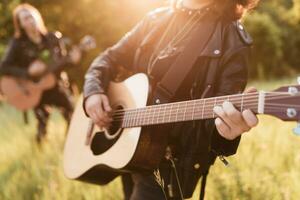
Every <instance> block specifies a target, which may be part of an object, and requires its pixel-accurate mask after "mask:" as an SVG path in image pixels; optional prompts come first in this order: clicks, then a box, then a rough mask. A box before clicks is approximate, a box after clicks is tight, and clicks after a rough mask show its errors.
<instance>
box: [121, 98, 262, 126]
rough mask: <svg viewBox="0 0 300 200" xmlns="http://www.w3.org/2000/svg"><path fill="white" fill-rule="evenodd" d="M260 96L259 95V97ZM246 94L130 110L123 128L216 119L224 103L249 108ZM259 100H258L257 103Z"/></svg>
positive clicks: (124, 120) (122, 120)
mask: <svg viewBox="0 0 300 200" xmlns="http://www.w3.org/2000/svg"><path fill="white" fill-rule="evenodd" d="M258 96H259V95H257V97H258ZM246 97H248V96H246V95H245V94H240V95H231V96H222V97H221V96H220V97H215V98H208V99H199V100H190V101H183V102H176V103H170V104H160V105H152V106H148V107H147V106H146V107H144V108H136V109H129V110H128V111H125V112H124V114H122V115H121V116H120V115H119V116H118V118H119V119H120V118H121V124H122V126H123V127H138V126H147V125H154V124H164V123H172V122H180V121H193V120H196V119H209V118H215V117H217V115H216V114H215V113H214V112H213V108H214V107H215V106H222V104H223V102H224V101H228V102H231V103H232V104H234V105H235V106H236V107H237V108H238V109H240V110H241V111H243V110H245V108H246V106H247V104H246V103H247V102H246V100H247V99H246ZM258 101H259V99H258V98H257V103H259V102H258ZM256 106H257V107H258V105H256Z"/></svg>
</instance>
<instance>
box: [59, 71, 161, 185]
mask: <svg viewBox="0 0 300 200" xmlns="http://www.w3.org/2000/svg"><path fill="white" fill-rule="evenodd" d="M148 92H149V83H148V78H147V76H146V75H144V74H137V75H134V76H132V77H130V78H128V79H127V80H125V81H124V82H121V83H114V82H111V83H110V85H109V89H108V97H109V99H110V104H111V106H112V108H113V109H118V108H121V109H131V108H142V107H145V106H146V105H147V101H148ZM90 125H91V123H90V119H89V118H87V117H86V115H85V113H84V111H83V107H82V97H81V98H80V100H79V102H78V104H77V106H76V109H75V112H74V114H73V118H72V120H71V124H70V127H69V132H68V136H67V140H66V144H65V150H64V171H65V174H66V176H67V177H68V178H70V179H78V180H81V181H86V182H90V183H96V184H107V183H108V182H110V181H111V180H113V179H114V178H115V177H116V176H118V175H119V174H120V173H122V172H126V171H130V170H149V169H153V168H155V167H156V166H157V165H158V163H159V162H160V160H161V157H162V156H161V155H164V153H163V152H164V150H165V147H166V142H165V141H166V140H164V136H162V135H166V134H161V132H160V131H159V130H155V127H152V128H151V134H150V133H149V131H150V128H141V127H135V128H124V129H118V128H112V129H113V130H112V135H113V134H115V136H114V137H112V138H110V139H108V138H107V137H106V135H105V133H104V132H105V130H99V129H98V128H97V127H96V126H95V127H94V128H93V129H90ZM113 127H114V124H113ZM116 127H117V126H116ZM88 130H92V131H91V136H90V139H89V140H88V141H89V142H88V143H87V139H86V136H87V132H88Z"/></svg>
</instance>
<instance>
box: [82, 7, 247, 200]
mask: <svg viewBox="0 0 300 200" xmlns="http://www.w3.org/2000/svg"><path fill="white" fill-rule="evenodd" d="M174 13H175V12H174V11H173V10H172V9H170V8H162V9H158V10H156V11H154V12H151V13H149V14H148V15H147V16H146V17H145V18H144V19H143V20H142V21H141V22H140V23H138V24H137V25H136V26H135V27H134V28H133V29H132V30H131V31H130V32H129V33H127V34H126V35H125V36H124V37H123V38H122V39H121V40H120V41H119V42H117V43H116V44H115V45H114V46H112V47H111V48H109V49H107V50H106V51H105V52H104V53H102V54H101V55H99V56H98V57H97V58H96V59H95V60H94V62H93V63H92V65H91V66H90V68H89V70H88V72H87V74H86V76H85V84H84V97H85V98H87V97H88V96H90V95H93V94H97V93H105V92H106V89H107V86H108V82H109V80H111V79H113V77H115V75H116V74H117V73H118V66H119V65H121V66H123V67H125V68H126V69H128V70H130V71H132V72H133V73H137V72H143V73H147V69H146V66H147V65H146V62H145V61H144V60H147V58H145V57H147V52H148V51H153V44H155V42H153V40H155V39H157V38H159V37H160V35H159V34H158V35H155V34H157V33H156V31H155V29H156V27H158V26H159V25H160V24H161V23H165V21H167V20H168V19H170V17H172V15H174ZM204 28H205V27H204ZM158 32H159V31H158ZM251 44H252V39H251V37H250V36H249V35H248V33H247V32H246V31H245V30H244V27H243V26H242V25H241V24H240V22H238V21H228V20H219V22H218V24H217V27H216V30H215V32H214V34H213V36H212V37H211V39H210V41H209V42H208V44H207V46H206V48H205V49H204V50H203V51H202V52H199V59H198V60H197V62H196V63H195V66H194V68H193V70H192V72H190V74H189V75H188V77H187V78H186V80H185V81H184V84H183V86H182V87H181V89H180V90H179V92H178V95H177V100H178V101H179V100H188V99H191V98H200V97H201V96H202V94H203V92H204V91H205V90H207V88H208V86H207V85H206V81H205V80H206V77H207V73H209V69H210V68H212V67H213V65H216V64H218V71H217V74H216V76H215V82H214V84H213V87H212V89H211V90H210V91H209V92H208V93H207V95H206V97H207V96H220V95H227V94H234V93H239V92H242V91H243V90H244V88H245V86H246V82H247V67H248V63H249V62H248V61H249V60H248V59H249V54H250V51H249V50H250V46H251ZM216 61H217V62H216ZM195 74H197V75H195ZM191 80H192V81H191ZM191 90H193V93H194V94H193V95H192V96H191V95H190V91H191ZM172 135H175V136H176V137H175V139H174V140H175V141H174V143H175V144H176V146H177V148H176V149H177V153H176V157H178V158H179V162H178V168H179V173H180V176H181V184H182V185H183V191H184V196H185V197H190V196H191V195H192V192H193V191H194V188H195V186H196V184H197V181H198V179H199V177H200V175H201V174H203V173H204V172H205V171H206V170H207V169H208V167H209V166H210V165H211V164H213V162H214V160H215V158H216V156H218V155H224V156H229V155H232V154H235V153H236V150H237V147H238V144H239V141H240V138H237V139H235V140H233V141H228V140H226V139H224V138H223V137H221V136H220V135H219V133H218V132H217V130H216V128H215V125H214V121H213V120H205V121H198V122H185V123H178V124H176V125H174V129H173V131H172ZM178 135H179V136H178ZM199 166H200V167H199Z"/></svg>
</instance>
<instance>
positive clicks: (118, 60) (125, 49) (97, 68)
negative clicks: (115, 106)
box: [84, 18, 147, 99]
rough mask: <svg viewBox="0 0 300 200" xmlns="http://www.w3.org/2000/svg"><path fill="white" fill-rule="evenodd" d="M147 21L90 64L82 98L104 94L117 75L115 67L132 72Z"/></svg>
mask: <svg viewBox="0 0 300 200" xmlns="http://www.w3.org/2000/svg"><path fill="white" fill-rule="evenodd" d="M146 26H147V19H146V18H145V19H144V20H142V21H141V22H140V23H138V24H137V25H136V26H135V27H134V28H133V29H132V30H131V31H130V32H128V33H127V34H126V35H125V36H124V37H123V38H122V39H121V40H120V41H119V42H118V43H116V44H115V45H114V46H112V47H110V48H108V49H107V50H106V51H104V52H103V53H102V54H100V55H99V56H98V57H97V58H96V59H95V60H94V61H93V63H92V64H91V66H90V68H89V69H88V71H87V74H86V76H85V83H84V98H85V99H86V98H87V97H89V96H91V95H93V94H97V93H105V92H106V89H107V86H108V83H109V80H111V77H113V76H114V75H116V74H117V66H123V67H125V68H126V69H128V70H129V71H132V70H133V60H134V56H135V51H136V49H137V48H138V45H139V43H140V42H141V40H142V38H143V35H144V33H145V29H146Z"/></svg>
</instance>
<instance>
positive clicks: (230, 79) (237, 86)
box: [205, 46, 250, 156]
mask: <svg viewBox="0 0 300 200" xmlns="http://www.w3.org/2000/svg"><path fill="white" fill-rule="evenodd" d="M249 55H250V47H249V46H247V47H242V48H240V49H237V50H236V51H235V52H232V53H231V54H230V55H227V56H225V57H224V59H221V66H223V68H222V69H223V70H222V73H221V75H220V77H219V81H218V82H217V87H216V90H215V92H216V93H215V94H216V96H222V95H230V94H236V93H241V92H243V91H244V89H245V87H246V84H247V75H248V70H247V68H248V65H249ZM205 126H206V130H209V131H212V132H211V151H212V152H213V153H214V154H216V155H224V156H230V155H233V154H235V153H236V151H237V148H238V145H239V142H240V137H238V138H236V139H234V140H227V139H225V138H223V137H222V136H221V135H220V134H219V133H218V131H217V129H216V126H215V124H214V120H208V121H206V124H205Z"/></svg>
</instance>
